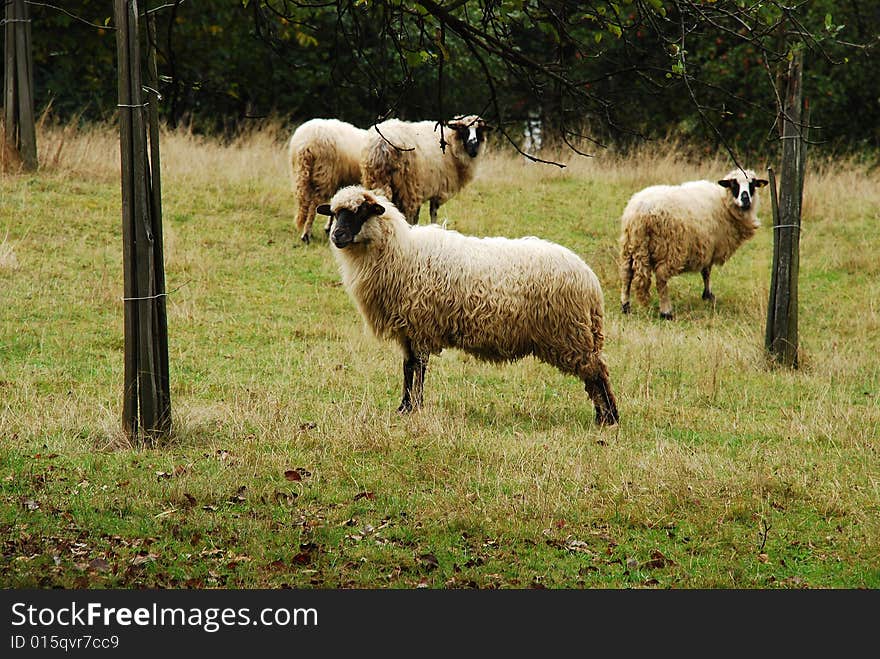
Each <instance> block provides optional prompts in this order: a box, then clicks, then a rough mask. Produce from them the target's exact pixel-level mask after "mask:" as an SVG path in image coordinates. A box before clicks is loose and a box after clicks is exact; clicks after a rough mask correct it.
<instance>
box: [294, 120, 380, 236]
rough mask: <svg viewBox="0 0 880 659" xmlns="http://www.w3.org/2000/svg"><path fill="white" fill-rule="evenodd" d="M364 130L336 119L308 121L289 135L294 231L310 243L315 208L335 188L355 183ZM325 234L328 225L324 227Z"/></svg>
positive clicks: (358, 178)
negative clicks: (295, 203) (293, 198)
mask: <svg viewBox="0 0 880 659" xmlns="http://www.w3.org/2000/svg"><path fill="white" fill-rule="evenodd" d="M366 142H367V131H366V130H363V129H361V128H357V127H356V126H352V125H351V124H349V123H346V122H345V121H340V120H338V119H310V120H308V121H306V122H305V123H303V124H300V126H299V127H297V129H296V130H295V131H294V132H293V135H292V136H291V137H290V141H289V142H288V148H287V152H288V162H289V163H290V172H291V178H292V179H293V187H294V192H295V194H296V198H297V206H298V208H297V214H296V228H297V230H299V231H300V232H301V236H300V239H301V240H302V241H303V242H304V243H306V244H308V243H309V241H310V240H311V234H312V223H313V222H314V220H315V208H316V207H317V206H318V204H320V203H322V202H326V201H328V200H329V199H330V197H332V196H333V193H334V192H336V191H337V190H338V189H339V188H341V187H344V186H346V185H352V184H354V183H359V182H360V179H361V171H360V163H361V155H362V152H363V148H364V146H365V145H366ZM324 231H325V232H327V233H329V231H330V223H329V222H328V223H327V225H326V226H325V227H324Z"/></svg>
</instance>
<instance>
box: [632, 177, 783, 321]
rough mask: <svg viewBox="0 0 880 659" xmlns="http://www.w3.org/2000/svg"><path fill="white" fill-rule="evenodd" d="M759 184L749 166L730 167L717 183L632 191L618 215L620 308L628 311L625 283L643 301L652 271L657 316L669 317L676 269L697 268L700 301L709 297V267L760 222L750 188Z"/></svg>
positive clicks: (721, 260)
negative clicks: (671, 289) (671, 290)
mask: <svg viewBox="0 0 880 659" xmlns="http://www.w3.org/2000/svg"><path fill="white" fill-rule="evenodd" d="M765 185H767V181H765V180H764V179H758V178H755V172H753V171H752V170H740V169H734V170H733V171H731V172H730V173H728V174H727V175H726V176H725V177H724V178H723V179H721V180H720V181H718V182H717V183H712V182H711V181H688V182H687V183H682V184H681V185H655V186H651V187H649V188H645V189H644V190H642V191H640V192H637V193H636V194H634V195H633V196H632V198H630V200H629V203H627V205H626V208H625V209H624V211H623V216H622V217H621V236H620V278H621V280H622V285H621V292H620V302H621V305H622V308H623V312H624V313H629V310H630V305H629V294H630V287H631V286H632V288H634V289H635V296H636V299H637V300H638V301H639V302H640V303H641V304H643V305H647V304H648V296H649V292H650V288H651V274H652V273H653V274H654V277H655V278H656V283H657V295H658V296H659V298H660V316H661V317H662V318H666V319H671V318H672V302H671V301H670V299H669V289H668V282H669V279H670V278H672V277H674V276H675V275H678V274H681V273H682V272H700V273H701V274H702V275H703V299H704V300H714V299H715V295H713V293H712V289H711V287H710V285H709V276H710V273H711V271H712V266H713V265H715V264H718V265H722V264H724V262H725V261H727V259H729V258H730V257H731V255H732V254H733V253H734V252H735V251H736V250H737V249H738V248H739V246H740V245H742V244H743V243H744V242H745V241H746V240H748V239H749V238H751V237H752V236H754V235H755V230H756V229H757V228H758V227H759V226H760V222H759V221H758V197H757V196H756V195H755V190H756V188H760V187H762V186H765Z"/></svg>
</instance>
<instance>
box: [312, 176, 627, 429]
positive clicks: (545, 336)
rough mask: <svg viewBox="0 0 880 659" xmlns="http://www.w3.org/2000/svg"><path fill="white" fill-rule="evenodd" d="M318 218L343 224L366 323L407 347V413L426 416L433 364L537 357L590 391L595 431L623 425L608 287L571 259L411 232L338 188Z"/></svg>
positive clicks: (361, 192)
mask: <svg viewBox="0 0 880 659" xmlns="http://www.w3.org/2000/svg"><path fill="white" fill-rule="evenodd" d="M318 212H319V213H323V214H330V215H331V216H332V217H333V224H332V228H331V230H330V241H331V244H332V246H333V249H332V251H333V253H334V255H335V257H336V260H337V263H338V265H339V269H340V273H341V276H342V282H343V284H344V286H345V288H346V290H347V291H348V293H349V295H350V296H351V298H352V299H353V301H354V302H355V304H356V305H357V307H358V310H359V311H360V313H361V316H362V317H363V319H364V321H365V323H366V324H367V325H368V326H369V327H370V329H371V330H372V332H373V333H374V334H375V335H376V336H377V337H379V338H381V339H390V340H394V341H396V342H397V343H398V344H399V345H400V347H401V349H402V350H403V400H402V401H401V403H400V407H399V408H398V411H399V412H410V411H412V410H413V409H418V408H420V407H421V405H422V394H423V390H424V380H425V370H426V369H427V366H428V357H429V356H430V355H432V354H438V353H440V352H441V351H442V350H443V349H444V348H458V349H460V350H463V351H465V352H467V353H469V354H471V355H474V356H475V357H477V358H479V359H481V360H486V361H490V362H512V361H515V360H517V359H519V358H521V357H524V356H526V355H534V356H535V357H537V358H538V359H540V360H542V361H544V362H546V363H548V364H551V365H553V366H555V367H556V368H558V369H559V370H560V371H562V372H563V373H568V374H571V375H574V376H576V377H578V378H579V379H580V380H582V381H583V382H584V386H585V389H586V391H587V393H588V394H589V396H590V398H591V399H592V401H593V405H594V407H595V412H596V423H598V424H600V425H613V424H615V423H617V422H618V420H619V417H618V412H617V403H616V401H615V398H614V395H613V393H612V391H611V384H610V381H609V377H608V368H607V366H606V364H605V361H604V359H603V357H602V346H603V343H604V340H605V339H604V334H603V329H602V323H603V311H604V299H603V295H602V288H601V286H600V285H599V280H598V279H597V278H596V275H595V274H594V273H593V271H592V270H591V269H590V267H589V266H588V265H587V264H586V263H584V261H583V260H582V259H581V258H580V257H578V256H577V255H576V254H574V253H573V252H572V251H570V250H568V249H566V248H565V247H562V246H560V245H557V244H555V243H551V242H548V241H546V240H542V239H539V238H534V237H528V238H519V239H509V238H498V237H496V238H477V237H473V236H465V235H462V234H461V233H459V232H457V231H452V230H448V229H445V228H443V227H440V226H438V225H436V224H429V225H423V226H418V225H415V226H410V225H409V224H408V223H407V222H406V219H405V218H404V216H403V214H402V213H401V212H400V211H399V210H398V209H397V208H396V207H394V205H393V204H391V202H389V200H388V199H387V198H386V197H384V196H383V195H381V194H379V193H378V192H376V191H368V190H366V189H365V188H363V187H362V186H351V187H347V188H343V189H342V190H339V191H338V192H337V193H336V194H335V195H334V196H333V198H332V199H331V200H330V204H329V205H326V204H325V205H322V206H319V207H318Z"/></svg>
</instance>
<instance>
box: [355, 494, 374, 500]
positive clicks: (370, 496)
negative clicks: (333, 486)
mask: <svg viewBox="0 0 880 659" xmlns="http://www.w3.org/2000/svg"><path fill="white" fill-rule="evenodd" d="M375 498H376V495H375V494H373V493H372V492H358V493H357V494H355V495H354V500H355V501H359V500H360V499H369V500H370V501H372V500H373V499H375Z"/></svg>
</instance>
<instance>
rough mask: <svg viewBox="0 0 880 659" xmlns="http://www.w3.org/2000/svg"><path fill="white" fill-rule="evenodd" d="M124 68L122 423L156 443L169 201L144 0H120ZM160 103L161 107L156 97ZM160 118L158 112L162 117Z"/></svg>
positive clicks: (163, 390)
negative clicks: (147, 79) (164, 204)
mask: <svg viewBox="0 0 880 659" xmlns="http://www.w3.org/2000/svg"><path fill="white" fill-rule="evenodd" d="M113 7H114V18H115V21H116V28H117V29H116V47H117V58H118V68H119V131H120V155H121V165H122V167H121V171H122V245H123V247H122V252H123V286H124V335H125V362H124V366H125V368H124V375H123V379H124V386H123V404H122V426H123V429H124V431H125V433H126V435H127V436H128V437H129V438H130V439H131V440H132V441H134V442H137V443H140V442H141V440H144V441H145V442H146V443H148V444H152V443H153V441H154V440H155V439H157V438H159V437H161V436H163V435H165V434H167V433H168V432H169V431H170V429H171V397H170V392H169V390H168V358H167V355H168V336H167V326H166V322H165V319H166V316H165V281H164V279H165V277H164V267H163V266H162V264H161V259H162V248H161V242H162V229H161V212H162V211H161V205H160V204H158V203H157V200H158V194H159V191H158V190H157V189H156V188H155V187H154V183H155V184H158V178H159V177H158V171H159V170H158V168H159V158H158V123H157V124H156V130H155V134H154V139H153V141H152V152H153V158H152V162H151V159H150V157H149V155H148V153H149V152H148V150H147V123H148V120H147V118H146V117H147V113H148V109H147V108H148V104H147V103H145V102H144V99H143V93H142V89H143V85H142V83H141V51H140V45H139V28H138V9H137V0H114V3H113ZM153 100H154V104H153V105H154V107H155V100H156V98H154V99H153ZM156 121H158V120H156Z"/></svg>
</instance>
